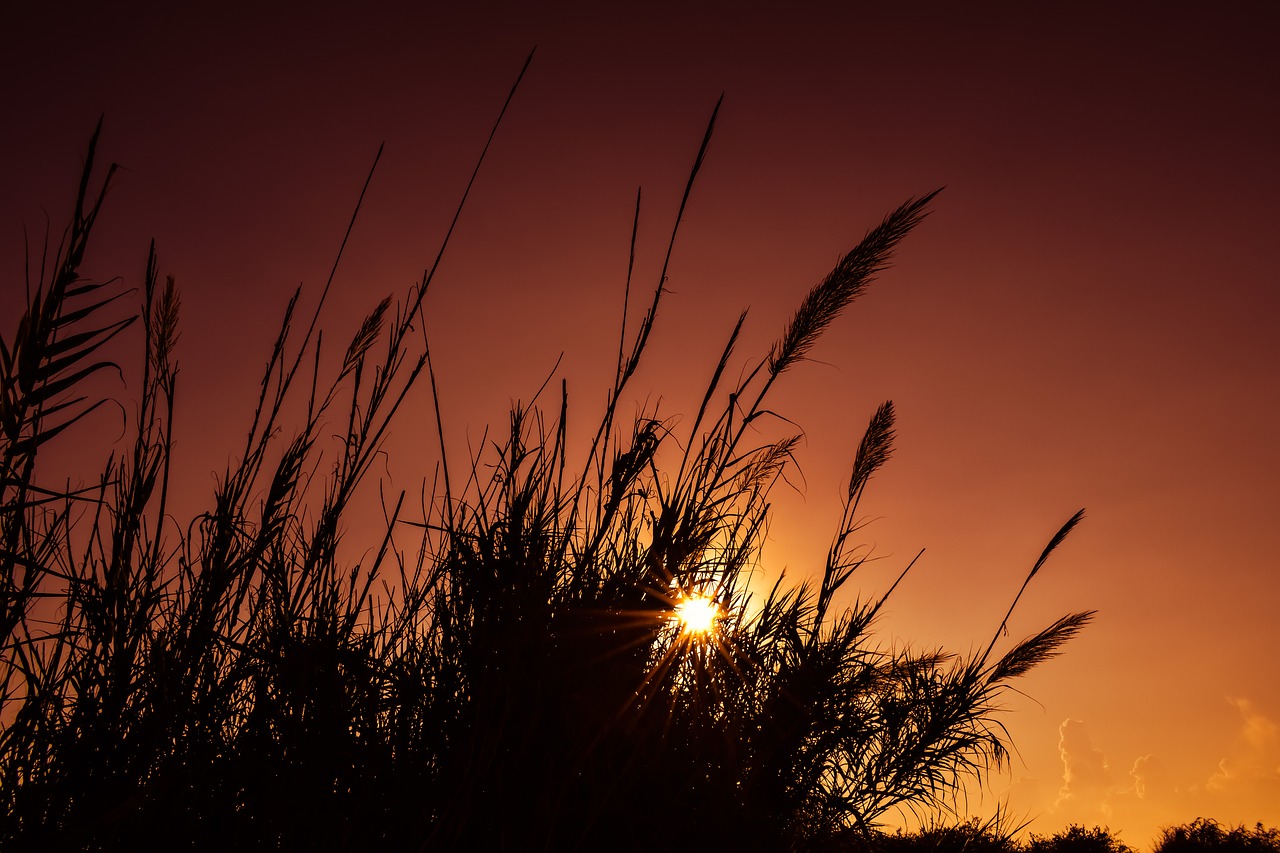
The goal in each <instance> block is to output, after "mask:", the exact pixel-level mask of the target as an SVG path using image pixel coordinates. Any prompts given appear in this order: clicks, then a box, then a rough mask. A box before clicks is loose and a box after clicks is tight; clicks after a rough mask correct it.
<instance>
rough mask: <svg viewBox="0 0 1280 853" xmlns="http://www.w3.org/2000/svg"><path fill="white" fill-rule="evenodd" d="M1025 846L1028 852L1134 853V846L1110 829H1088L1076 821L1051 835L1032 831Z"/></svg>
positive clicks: (1097, 827) (1096, 827) (1098, 827)
mask: <svg viewBox="0 0 1280 853" xmlns="http://www.w3.org/2000/svg"><path fill="white" fill-rule="evenodd" d="M1025 846H1026V851H1027V853H1133V848H1132V847H1130V846H1129V845H1127V844H1125V843H1124V842H1123V841H1121V840H1120V839H1119V838H1117V837H1116V836H1114V835H1112V834H1111V831H1110V830H1109V829H1107V828H1105V827H1100V826H1095V827H1093V828H1092V829H1086V828H1085V827H1083V826H1081V825H1079V824H1074V823H1073V824H1071V825H1070V826H1068V827H1067V828H1066V829H1063V830H1061V831H1060V832H1055V833H1054V834H1053V835H1050V836H1043V835H1036V834H1035V833H1032V834H1031V837H1030V839H1029V840H1028V841H1027V843H1026V845H1025Z"/></svg>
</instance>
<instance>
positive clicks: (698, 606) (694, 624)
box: [676, 596, 720, 636]
mask: <svg viewBox="0 0 1280 853" xmlns="http://www.w3.org/2000/svg"><path fill="white" fill-rule="evenodd" d="M719 615H720V608H719V606H717V605H716V603H715V602H714V601H712V600H711V599H710V598H704V597H702V596H695V597H692V598H686V599H684V600H682V601H681V602H680V603H679V604H677V605H676V618H677V619H679V620H680V629H681V631H683V632H684V633H685V634H692V635H695V636H699V635H702V634H708V633H710V632H711V631H712V630H713V629H714V628H715V626H716V618H717V617H718V616H719Z"/></svg>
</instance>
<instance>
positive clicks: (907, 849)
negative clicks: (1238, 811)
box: [844, 818, 1280, 853]
mask: <svg viewBox="0 0 1280 853" xmlns="http://www.w3.org/2000/svg"><path fill="white" fill-rule="evenodd" d="M844 849H847V850H859V851H866V853H1137V851H1136V849H1135V848H1134V847H1133V846H1131V845H1129V844H1126V843H1125V842H1123V841H1121V840H1120V837H1119V835H1118V834H1116V833H1113V832H1111V831H1110V830H1109V829H1106V828H1104V827H1097V826H1095V827H1093V828H1092V829H1086V828H1085V827H1083V826H1079V825H1072V826H1069V827H1067V828H1066V829H1063V830H1061V831H1059V832H1056V833H1054V834H1052V835H1037V834H1036V833H1031V834H1030V835H1029V836H1028V837H1027V838H1026V840H1024V841H1017V840H1014V839H1013V838H1012V832H1011V831H1010V830H1009V829H1008V828H1005V827H1002V825H1001V823H1000V822H999V821H994V822H985V823H984V822H980V821H969V822H967V823H957V824H950V825H939V826H937V827H931V828H928V829H923V830H920V831H918V832H914V833H902V832H897V833H892V834H888V833H876V834H875V835H873V836H872V837H871V838H870V839H869V840H866V841H864V840H861V839H859V840H857V841H856V842H854V843H852V844H850V845H849V846H848V847H846V848H844ZM1152 851H1153V853H1211V851H1216V853H1276V851H1280V829H1275V828H1271V827H1264V826H1263V825H1262V824H1257V826H1255V827H1254V828H1253V829H1246V828H1245V827H1243V826H1236V827H1230V826H1223V825H1222V824H1220V823H1218V822H1217V821H1213V820H1207V819H1204V818H1197V819H1196V820H1194V821H1193V822H1191V823H1189V824H1185V825H1182V826H1173V827H1168V828H1166V829H1164V830H1163V831H1162V832H1161V833H1160V837H1159V838H1157V839H1156V840H1155V843H1154V845H1153V846H1152Z"/></svg>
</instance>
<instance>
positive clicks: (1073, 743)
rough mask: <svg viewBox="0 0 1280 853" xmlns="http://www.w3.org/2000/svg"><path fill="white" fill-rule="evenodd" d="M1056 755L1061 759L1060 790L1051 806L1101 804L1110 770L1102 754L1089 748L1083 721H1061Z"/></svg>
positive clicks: (1104, 796)
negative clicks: (1078, 803)
mask: <svg viewBox="0 0 1280 853" xmlns="http://www.w3.org/2000/svg"><path fill="white" fill-rule="evenodd" d="M1058 754H1059V755H1060V756H1061V757H1062V787H1061V788H1060V789H1059V790H1058V801H1057V803H1055V806H1061V805H1063V804H1064V803H1066V802H1068V801H1071V800H1082V799H1087V800H1091V801H1094V800H1096V801H1097V802H1098V803H1099V804H1101V803H1103V802H1104V801H1105V800H1106V796H1107V793H1108V791H1110V789H1111V785H1112V773H1111V767H1110V765H1109V764H1108V763H1107V757H1106V755H1104V754H1103V752H1102V750H1100V749H1098V748H1097V747H1096V746H1094V745H1093V738H1092V737H1090V736H1089V730H1088V729H1087V728H1086V727H1085V724H1084V722H1083V721H1081V720H1075V719H1066V720H1063V721H1062V725H1060V726H1059V727H1058Z"/></svg>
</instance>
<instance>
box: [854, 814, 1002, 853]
mask: <svg viewBox="0 0 1280 853" xmlns="http://www.w3.org/2000/svg"><path fill="white" fill-rule="evenodd" d="M866 849H868V850H870V851H874V853H1016V852H1017V851H1018V850H1020V849H1021V848H1020V847H1019V845H1018V843H1017V841H1015V840H1014V839H1013V837H1012V833H1011V832H1009V831H1007V830H1006V829H1005V828H1003V827H1002V825H1001V824H1000V823H999V822H998V821H983V820H978V819H976V818H975V819H971V820H968V821H962V822H960V823H955V824H950V825H944V824H936V825H931V826H927V827H924V828H921V829H919V830H916V831H915V832H903V831H901V830H899V831H897V832H894V833H892V834H890V833H882V834H878V835H877V836H876V837H875V838H874V839H873V841H872V843H871V844H870V845H868V847H867V848H866Z"/></svg>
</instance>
